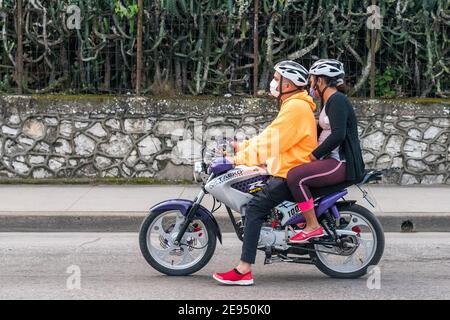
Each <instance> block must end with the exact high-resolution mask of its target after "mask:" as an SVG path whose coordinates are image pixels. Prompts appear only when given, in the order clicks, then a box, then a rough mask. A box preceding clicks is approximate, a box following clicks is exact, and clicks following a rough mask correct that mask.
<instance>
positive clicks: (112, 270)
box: [0, 233, 450, 300]
mask: <svg viewBox="0 0 450 320" xmlns="http://www.w3.org/2000/svg"><path fill="white" fill-rule="evenodd" d="M386 240H387V244H386V251H385V255H384V258H383V260H382V262H381V263H380V270H381V283H380V284H381V289H379V290H377V289H374V290H369V289H368V287H367V277H365V278H361V279H357V280H337V279H331V278H328V277H326V276H325V275H323V274H322V273H320V272H319V271H318V270H316V269H315V267H313V266H304V265H293V264H275V265H269V266H263V264H262V255H259V256H258V261H257V265H256V267H255V281H256V285H255V286H253V287H245V288H242V287H224V286H221V285H219V284H216V283H215V282H214V280H213V279H212V278H211V274H212V273H213V272H214V271H217V270H219V271H221V270H224V269H227V268H229V267H231V261H230V258H233V259H234V260H236V258H238V256H239V251H240V242H239V241H238V240H236V239H235V238H234V236H233V235H232V234H225V237H224V245H223V246H220V245H218V247H217V250H216V254H215V256H214V257H213V259H212V260H211V262H210V263H209V265H208V266H206V267H205V268H204V269H203V270H201V271H200V272H198V273H197V274H195V275H193V276H190V277H167V276H164V275H161V274H159V273H158V272H156V271H154V270H153V269H151V268H150V267H149V266H148V265H147V264H146V262H145V261H144V259H143V258H142V256H141V254H140V251H139V247H138V243H137V234H135V233H0V299H94V298H95V299H230V300H232V299H236V298H240V299H301V300H305V299H323V298H325V299H328V298H329V299H347V298H355V299H381V298H385V299H404V298H408V299H422V298H425V299H450V272H449V270H450V233H416V234H411V233H410V234H399V233H388V234H386ZM72 265H77V266H79V267H80V271H81V289H79V290H78V289H73V290H69V289H67V279H68V277H69V276H70V274H68V273H66V272H67V269H68V268H69V267H70V266H72ZM71 270H72V272H74V271H73V270H75V269H71ZM70 283H72V284H76V282H70Z"/></svg>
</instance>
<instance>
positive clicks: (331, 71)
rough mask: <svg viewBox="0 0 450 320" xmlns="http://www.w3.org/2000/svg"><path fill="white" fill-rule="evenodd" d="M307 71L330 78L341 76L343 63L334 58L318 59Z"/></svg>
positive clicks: (342, 75) (343, 73)
mask: <svg viewBox="0 0 450 320" xmlns="http://www.w3.org/2000/svg"><path fill="white" fill-rule="evenodd" d="M309 73H310V74H312V75H315V76H327V77H330V78H343V77H344V75H345V71H344V65H343V64H342V62H340V61H338V60H335V59H320V60H317V61H316V62H314V64H313V65H312V66H311V68H310V69H309Z"/></svg>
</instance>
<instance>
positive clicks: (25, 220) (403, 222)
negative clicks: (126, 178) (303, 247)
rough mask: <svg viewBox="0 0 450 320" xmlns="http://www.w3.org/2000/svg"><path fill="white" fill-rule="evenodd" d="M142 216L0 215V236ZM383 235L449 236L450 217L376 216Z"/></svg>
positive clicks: (137, 220) (94, 226)
mask: <svg viewBox="0 0 450 320" xmlns="http://www.w3.org/2000/svg"><path fill="white" fill-rule="evenodd" d="M144 217H145V214H141V213H139V214H137V213H132V214H125V213H114V214H109V215H108V214H105V213H103V214H101V215H99V214H89V213H88V212H87V213H84V214H82V215H79V214H76V215H74V214H72V215H71V214H64V215H61V214H59V215H45V214H39V215H38V214H28V213H21V214H16V215H12V214H0V232H137V231H138V230H139V227H140V225H141V223H142V221H143V219H144ZM378 218H379V219H380V221H381V223H382V225H383V227H384V231H385V232H411V231H413V232H450V213H449V214H440V215H436V213H422V214H418V213H414V215H408V214H405V215H383V216H378ZM216 219H217V221H218V223H219V225H220V228H221V231H222V232H234V229H233V226H232V225H231V222H230V220H229V217H228V216H227V215H226V214H225V215H224V214H223V213H219V214H218V215H217V216H216Z"/></svg>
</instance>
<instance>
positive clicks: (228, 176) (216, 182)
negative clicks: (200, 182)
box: [207, 169, 244, 189]
mask: <svg viewBox="0 0 450 320" xmlns="http://www.w3.org/2000/svg"><path fill="white" fill-rule="evenodd" d="M243 175H244V170H242V169H238V170H234V171H232V172H229V173H227V174H224V175H223V176H220V177H217V178H215V179H214V180H212V181H211V182H210V183H208V184H207V188H208V189H213V188H215V187H216V186H217V185H219V184H222V183H225V182H227V181H229V180H231V179H233V178H236V177H240V176H243Z"/></svg>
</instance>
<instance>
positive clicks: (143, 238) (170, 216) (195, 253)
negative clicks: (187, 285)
mask: <svg viewBox="0 0 450 320" xmlns="http://www.w3.org/2000/svg"><path fill="white" fill-rule="evenodd" d="M184 221H185V217H184V216H183V214H182V213H181V212H180V211H178V210H170V211H164V212H151V213H150V214H149V215H148V216H147V217H146V218H145V220H144V221H143V222H142V225H141V228H140V231H139V246H140V249H141V252H142V254H143V256H144V258H145V260H146V261H147V262H148V264H150V265H151V266H152V267H153V268H154V269H155V270H157V271H159V272H161V273H164V274H166V275H169V276H186V275H189V274H192V273H195V272H197V271H199V270H200V269H202V268H203V267H204V266H205V265H207V264H208V262H209V260H210V259H211V257H212V256H213V255H214V251H215V249H216V241H217V240H216V235H215V234H214V231H213V230H214V226H213V222H212V221H210V220H209V219H206V220H200V219H197V218H195V219H194V220H193V221H192V222H191V223H190V225H189V227H188V229H187V230H186V232H185V234H184V236H183V238H182V239H181V243H180V245H178V246H176V245H174V244H173V242H174V240H175V239H176V237H177V235H178V232H179V231H180V228H181V226H182V224H183V223H184Z"/></svg>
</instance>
